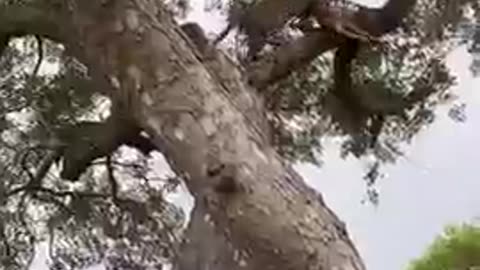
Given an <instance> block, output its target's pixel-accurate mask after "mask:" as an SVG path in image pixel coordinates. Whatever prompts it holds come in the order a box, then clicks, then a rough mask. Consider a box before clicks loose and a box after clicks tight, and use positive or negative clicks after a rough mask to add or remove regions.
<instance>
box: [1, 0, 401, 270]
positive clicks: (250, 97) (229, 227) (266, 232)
mask: <svg viewBox="0 0 480 270" xmlns="http://www.w3.org/2000/svg"><path fill="white" fill-rule="evenodd" d="M392 1H395V0H392ZM310 2H311V0H302V1H290V0H275V1H272V0H264V1H262V2H260V4H259V5H258V6H257V8H258V9H256V10H255V12H253V13H251V14H250V15H249V16H252V17H251V18H252V20H253V19H256V20H258V21H257V23H258V25H260V26H262V27H264V29H267V30H268V29H273V28H277V27H278V26H279V25H281V24H283V23H285V22H286V21H288V19H289V18H290V17H292V16H297V15H298V14H299V13H301V11H302V10H304V6H303V5H305V4H307V3H310ZM294 3H295V4H294ZM9 8H10V7H9ZM15 10H17V11H18V12H19V14H29V16H28V17H25V16H23V17H22V16H15V15H12V14H8V13H7V12H6V11H5V10H1V9H0V37H1V36H2V35H3V34H12V33H13V34H15V35H22V34H24V33H34V34H39V35H42V36H44V37H49V38H52V39H55V40H56V41H59V42H62V43H64V44H65V45H66V48H67V51H68V52H69V53H71V54H72V55H73V56H75V57H77V58H79V59H81V60H82V61H84V63H86V64H87V65H88V67H89V70H90V71H91V75H92V77H93V79H94V81H95V83H96V85H97V86H98V88H99V91H101V90H104V91H106V92H107V93H109V95H111V96H112V97H113V98H114V99H115V100H116V101H117V102H119V103H120V104H121V105H122V109H121V110H123V113H126V114H127V115H129V116H131V117H132V118H133V122H134V126H139V127H140V128H141V129H143V130H144V131H145V132H147V133H148V135H149V138H151V139H152V141H153V143H154V144H155V145H156V147H158V148H159V149H161V150H162V152H163V153H164V154H165V155H166V157H167V159H168V161H169V162H170V164H171V166H172V168H173V169H174V170H175V171H177V172H178V173H182V174H183V175H185V178H186V184H187V186H188V188H189V190H190V192H191V193H192V194H193V196H194V197H195V200H196V205H195V209H194V211H193V215H192V221H191V223H190V225H189V227H188V230H187V232H186V240H185V241H184V242H183V243H182V245H181V247H180V249H179V252H180V255H179V257H178V259H179V261H178V265H177V267H176V268H177V269H179V270H190V269H213V270H217V269H218V270H224V269H259V270H260V269H262V270H263V269H265V270H268V269H272V270H273V269H275V270H276V269H298V270H300V269H301V270H305V269H312V270H313V269H315V270H320V269H321V270H334V269H335V270H364V269H365V267H364V265H363V263H362V261H361V259H360V256H359V255H358V254H357V252H356V250H355V248H354V247H353V245H352V243H351V241H350V240H349V237H348V235H347V232H346V229H345V226H344V225H343V223H342V222H341V221H340V220H339V219H338V218H337V217H336V215H335V214H334V213H333V212H332V211H330V210H329V208H328V207H327V206H326V205H325V204H324V202H323V200H322V199H321V197H320V195H319V194H318V193H317V192H315V191H314V190H312V189H311V188H309V187H308V186H307V185H306V184H305V183H304V182H303V180H302V179H301V177H300V176H299V175H298V174H296V173H295V171H294V170H293V169H292V168H291V167H290V166H289V165H288V164H285V163H284V162H283V160H282V159H281V158H280V157H279V155H278V154H277V153H276V152H275V150H274V148H273V146H272V144H271V142H270V136H269V127H268V124H267V120H266V117H265V109H264V107H263V101H262V98H261V97H260V96H259V95H258V93H257V92H256V91H254V89H252V88H250V87H251V85H253V86H255V87H257V88H258V90H261V88H262V87H265V86H267V85H269V84H271V83H273V82H275V81H276V80H277V79H280V78H282V77H284V76H286V75H287V74H289V72H291V70H292V69H293V68H296V67H298V66H300V65H302V64H305V63H307V62H308V61H309V60H311V59H313V58H314V57H315V56H316V55H318V54H319V53H320V52H323V51H325V50H327V49H330V48H333V47H335V46H338V45H339V44H341V43H342V42H344V41H345V39H344V38H343V37H341V36H338V35H336V34H334V33H333V34H332V33H320V32H319V33H312V34H311V35H309V36H305V37H303V39H301V40H300V42H295V43H292V44H287V45H286V46H285V47H283V48H279V50H280V51H281V50H285V51H284V52H287V54H285V55H282V54H278V53H277V54H274V55H272V56H271V57H270V58H268V57H267V58H266V59H267V60H266V61H265V62H261V63H258V64H259V66H255V67H252V69H250V72H249V74H250V77H249V79H246V78H244V76H243V74H242V72H241V69H240V67H238V66H236V65H235V64H234V63H233V62H232V61H230V59H228V57H226V56H225V55H223V54H222V53H220V52H217V51H216V50H215V49H214V48H208V46H207V47H206V50H203V49H202V48H200V47H199V45H198V44H196V41H195V40H192V39H189V38H187V36H186V34H188V33H184V32H183V31H182V30H181V28H180V27H179V26H178V25H177V24H176V23H175V22H174V21H173V19H172V18H171V16H170V14H169V13H168V12H167V11H166V10H165V9H164V7H163V6H162V2H161V1H157V0H99V1H85V0H63V1H58V0H33V1H30V2H28V3H24V4H21V5H18V6H13V7H12V8H11V9H9V12H15ZM22 12H23V13H22ZM268 12H270V13H268ZM265 14H271V15H272V17H271V18H269V17H268V16H267V17H265ZM275 16H277V17H275ZM195 46H196V47H195ZM206 52H208V53H206ZM247 81H249V82H250V84H247ZM249 85H250V86H249Z"/></svg>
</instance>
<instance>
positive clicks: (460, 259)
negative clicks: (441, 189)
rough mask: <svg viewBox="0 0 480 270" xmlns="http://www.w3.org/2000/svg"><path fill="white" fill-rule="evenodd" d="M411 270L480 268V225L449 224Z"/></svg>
mask: <svg viewBox="0 0 480 270" xmlns="http://www.w3.org/2000/svg"><path fill="white" fill-rule="evenodd" d="M408 269H409V270H442V269H445V270H455V269H459V270H475V269H480V226H478V225H468V224H463V225H460V226H449V227H447V229H446V230H445V232H444V234H443V235H440V236H438V237H437V239H435V241H434V242H433V243H432V244H431V245H430V247H429V248H428V250H427V251H426V252H425V253H424V254H423V255H422V257H421V258H419V259H416V260H414V261H413V262H412V263H411V264H410V266H409V268H408Z"/></svg>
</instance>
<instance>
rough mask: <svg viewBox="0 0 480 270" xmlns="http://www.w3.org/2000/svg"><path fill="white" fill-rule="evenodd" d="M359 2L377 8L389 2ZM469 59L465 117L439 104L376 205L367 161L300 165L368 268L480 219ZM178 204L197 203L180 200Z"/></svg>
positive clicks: (454, 60) (393, 264)
mask: <svg viewBox="0 0 480 270" xmlns="http://www.w3.org/2000/svg"><path fill="white" fill-rule="evenodd" d="M203 1H204V0H192V2H193V3H194V4H195V8H196V11H200V12H194V13H193V14H192V15H191V16H190V18H189V20H192V21H196V22H199V23H200V24H202V26H203V27H204V28H205V29H206V30H207V32H216V33H218V32H219V31H220V30H221V28H222V25H221V24H220V23H219V20H218V18H215V17H212V15H211V14H210V15H205V14H202V12H201V10H202V7H203V6H202V4H203ZM359 2H362V3H366V4H368V5H370V6H379V5H381V4H382V3H383V2H384V1H377V0H363V1H359ZM379 2H380V3H379ZM469 63H470V56H469V55H468V54H467V53H466V51H465V48H459V49H457V50H455V51H454V52H453V53H451V54H450V55H449V57H448V64H449V67H450V68H451V69H452V71H453V72H454V73H455V74H456V75H457V78H458V82H459V84H458V85H457V86H456V87H455V88H456V90H457V91H456V93H457V94H459V95H460V98H461V100H464V101H466V103H467V106H468V107H467V116H468V120H467V122H466V123H464V124H457V123H453V122H452V121H451V120H450V119H449V118H448V117H447V110H446V109H440V110H439V115H438V118H437V120H436V121H435V123H434V124H433V125H432V126H431V127H430V128H429V129H427V130H426V131H424V132H423V133H422V134H420V135H419V136H418V137H417V138H416V139H415V140H414V143H413V144H412V145H411V146H410V147H409V149H408V157H407V159H404V160H401V161H400V162H399V163H398V164H397V165H396V166H394V167H392V168H390V169H389V170H388V178H386V179H382V180H381V181H380V183H379V187H380V192H381V193H380V196H381V198H380V205H379V206H378V207H377V208H374V207H372V206H370V205H363V204H361V200H362V199H363V198H364V192H365V186H364V182H363V181H362V179H361V176H362V174H363V173H364V170H363V168H362V167H361V165H360V164H359V163H358V162H355V161H344V160H341V159H340V158H339V157H338V154H337V152H336V150H335V149H334V148H333V147H330V148H329V149H331V151H327V154H326V156H325V157H324V160H325V161H326V163H325V165H324V166H323V167H322V168H316V167H313V166H309V165H300V166H297V169H298V171H299V172H300V173H301V174H302V175H303V176H304V177H305V180H306V181H307V182H308V183H310V184H311V185H312V186H314V187H315V188H317V189H318V190H319V191H320V192H321V193H322V194H323V195H324V197H325V199H326V201H327V204H328V205H329V206H330V207H332V208H333V209H334V210H335V211H336V212H337V213H338V214H339V216H340V217H341V218H342V219H343V220H344V221H345V222H346V223H347V226H348V229H349V232H350V234H351V236H352V238H353V239H354V242H355V244H356V245H357V247H358V249H359V251H360V253H361V254H362V256H363V258H364V260H365V263H366V264H367V268H368V269H369V270H405V266H406V265H407V263H408V262H409V261H410V260H411V259H413V258H415V257H417V256H419V255H421V253H422V252H423V251H424V250H425V248H426V247H427V245H428V244H429V243H430V242H431V241H432V240H433V239H434V238H435V237H436V236H437V235H438V234H439V233H440V232H441V231H442V230H443V228H444V226H445V225H447V224H450V223H458V222H464V221H470V220H472V219H473V218H475V217H479V216H480V196H479V195H478V191H479V190H480V181H478V180H477V179H476V177H478V175H477V174H479V173H480V166H479V167H477V166H478V165H477V162H478V161H479V160H480V151H478V150H476V149H474V147H476V146H477V144H476V143H477V134H478V133H479V132H480V128H476V127H478V126H480V106H478V105H480V93H479V92H478V89H477V88H479V87H480V80H479V79H474V78H472V76H471V75H470V72H469V70H468V65H469ZM476 90H477V91H476ZM176 201H178V202H180V203H182V204H183V205H190V204H191V202H190V201H185V198H182V197H178V198H177V199H176ZM40 253H42V252H40ZM44 260H45V254H39V255H38V256H37V258H36V259H35V262H34V263H33V265H32V269H34V270H47V267H46V266H45V264H44V263H43V261H44ZM92 269H97V270H99V269H103V267H98V268H92Z"/></svg>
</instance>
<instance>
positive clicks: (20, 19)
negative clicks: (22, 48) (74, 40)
mask: <svg viewBox="0 0 480 270" xmlns="http://www.w3.org/2000/svg"><path fill="white" fill-rule="evenodd" d="M49 2H50V1H26V2H25V1H22V2H21V3H19V4H2V3H0V40H1V37H5V36H13V37H15V36H24V35H38V36H43V37H46V38H49V39H52V40H59V37H60V33H61V31H64V29H62V25H61V24H59V23H58V19H59V18H58V17H57V16H55V15H56V14H55V10H56V8H55V6H54V5H52V4H51V3H49Z"/></svg>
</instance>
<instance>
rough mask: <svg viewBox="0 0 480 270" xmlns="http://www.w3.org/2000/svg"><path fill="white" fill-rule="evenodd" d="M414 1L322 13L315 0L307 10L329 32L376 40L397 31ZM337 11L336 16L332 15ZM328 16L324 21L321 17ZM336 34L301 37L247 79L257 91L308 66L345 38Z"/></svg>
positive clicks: (254, 68)
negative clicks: (358, 33)
mask: <svg viewBox="0 0 480 270" xmlns="http://www.w3.org/2000/svg"><path fill="white" fill-rule="evenodd" d="M415 3H416V0H405V1H402V0H390V1H388V2H387V4H385V6H383V7H382V8H366V7H361V6H360V8H358V10H356V11H351V10H345V11H339V10H338V9H332V10H326V8H325V7H326V5H325V2H324V1H321V0H317V1H316V4H315V5H313V6H312V7H311V8H310V11H311V12H312V15H313V16H314V17H315V16H316V17H317V19H318V21H319V23H320V24H322V23H323V24H325V23H326V21H327V22H328V23H329V25H327V26H329V28H330V29H331V30H335V31H338V29H337V28H342V27H343V28H347V29H348V28H352V27H353V28H354V29H359V30H358V31H361V32H363V33H366V34H368V35H369V36H373V37H380V36H382V35H384V34H386V33H388V32H390V31H393V30H394V29H395V28H397V27H398V26H399V25H400V24H401V22H402V20H403V19H404V17H405V16H406V15H407V14H408V12H409V11H410V10H411V8H412V7H413V6H414V5H415ZM333 12H337V13H338V14H332V13H333ZM328 16H331V18H328V20H326V19H325V17H328ZM343 34H345V32H339V33H338V34H336V35H334V34H332V33H331V31H317V32H315V31H314V32H308V33H305V36H304V37H302V38H299V39H297V40H294V41H292V42H291V43H289V44H285V45H284V46H281V47H279V48H278V49H277V50H275V51H274V52H273V53H272V54H271V55H268V56H266V57H265V58H264V59H262V60H260V62H259V63H255V65H252V66H251V67H250V68H249V72H248V74H249V78H250V81H251V82H252V84H253V85H254V86H255V87H257V88H263V87H265V86H267V85H269V84H271V83H275V82H276V81H278V80H280V79H283V78H285V77H286V76H288V75H289V74H290V73H291V72H293V71H294V70H297V69H298V68H301V67H302V66H304V65H307V64H309V63H310V62H311V61H312V60H313V59H314V58H316V57H317V56H318V55H320V54H322V53H324V52H325V51H328V50H330V49H333V48H335V47H337V46H338V45H340V44H342V43H344V42H345V41H346V40H347V39H346V38H345V36H344V35H343Z"/></svg>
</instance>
